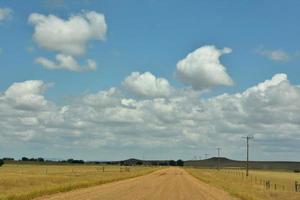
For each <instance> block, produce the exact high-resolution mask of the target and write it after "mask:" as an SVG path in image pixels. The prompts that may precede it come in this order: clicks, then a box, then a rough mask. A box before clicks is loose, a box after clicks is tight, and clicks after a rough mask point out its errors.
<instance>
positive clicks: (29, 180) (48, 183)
mask: <svg viewBox="0 0 300 200" xmlns="http://www.w3.org/2000/svg"><path fill="white" fill-rule="evenodd" d="M129 169H130V170H129V171H128V170H124V167H123V168H122V171H120V167H119V166H104V172H103V167H102V166H99V165H29V164H17V165H13V164H6V165H4V166H2V167H0V199H1V200H4V199H5V200H6V199H8V200H27V199H32V198H34V197H38V196H41V195H46V194H53V193H56V192H65V191H70V190H73V189H76V188H82V187H88V186H92V185H98V184H103V183H108V182H113V181H117V180H123V179H127V178H131V177H136V176H140V175H144V174H148V173H150V172H153V171H155V170H156V169H157V168H150V167H130V168H129Z"/></svg>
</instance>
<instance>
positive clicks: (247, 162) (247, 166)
mask: <svg viewBox="0 0 300 200" xmlns="http://www.w3.org/2000/svg"><path fill="white" fill-rule="evenodd" d="M243 138H244V139H246V141H247V161H246V176H249V140H252V139H254V137H253V136H247V137H243Z"/></svg>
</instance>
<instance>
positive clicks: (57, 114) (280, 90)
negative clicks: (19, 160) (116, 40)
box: [0, 74, 300, 160]
mask: <svg viewBox="0 0 300 200" xmlns="http://www.w3.org/2000/svg"><path fill="white" fill-rule="evenodd" d="M139 75H141V74H139ZM46 88H47V84H45V83H44V82H43V81H38V80H31V81H24V82H19V83H13V84H12V85H11V86H10V87H8V88H7V89H6V90H5V91H3V92H2V93H1V92H0V127H1V129H0V138H1V140H0V144H1V146H2V147H3V148H4V150H5V149H7V148H9V146H11V145H12V144H14V145H13V146H14V148H15V149H17V150H19V149H18V148H19V146H20V145H24V146H26V149H27V150H26V151H25V152H24V154H26V152H27V151H28V149H30V148H34V150H35V151H39V152H43V151H44V152H45V155H49V154H51V153H52V155H57V152H63V153H62V154H63V155H62V156H64V157H69V156H70V155H69V154H68V153H69V152H70V151H66V149H69V150H70V149H72V150H73V151H72V152H78V153H83V154H79V155H85V156H87V157H86V158H85V159H104V160H105V159H114V158H116V159H118V158H120V156H121V157H122V158H126V157H128V156H132V155H133V156H135V155H137V152H145V154H147V155H149V157H150V156H151V157H153V158H157V159H166V158H168V157H170V156H176V157H177V156H182V157H181V158H182V159H190V157H191V155H195V153H197V154H198V153H199V152H200V153H201V152H207V153H210V154H211V155H213V154H214V153H215V147H216V146H222V147H223V148H222V149H223V150H224V156H227V157H230V158H236V159H243V158H244V152H243V151H240V150H241V148H244V147H245V143H244V140H242V136H245V135H254V138H255V140H254V141H252V142H251V145H255V148H252V149H253V152H252V153H251V156H252V159H255V160H256V159H285V160H286V159H287V160H299V155H298V152H299V141H300V131H299V130H300V114H299V113H300V86H299V85H293V84H291V83H290V82H289V80H288V77H287V75H286V74H275V75H274V76H273V77H272V78H270V79H269V80H265V81H262V82H261V83H258V84H255V85H254V86H252V87H250V88H248V89H246V90H245V91H241V92H239V93H234V94H226V93H225V94H222V95H219V96H215V97H211V98H208V99H207V98H201V96H199V95H197V94H200V92H198V93H196V92H195V91H194V90H185V91H177V92H176V91H175V93H176V95H170V96H169V97H167V98H166V97H159V98H155V97H153V98H133V97H127V96H126V93H122V91H121V90H119V89H117V88H110V89H108V90H103V91H99V92H96V93H89V94H85V95H83V96H79V97H73V98H72V99H73V100H72V101H67V102H65V103H61V102H60V103H59V104H55V103H54V102H51V101H50V100H47V99H46V97H45V96H44V92H45V89H46ZM173 90H179V89H175V88H173ZM150 91H151V90H150ZM36 143H38V144H40V145H39V146H38V147H37V146H34V147H32V144H36ZM53 147H55V148H53ZM82 147H83V148H82ZM95 149H97V151H95ZM29 151H30V150H29ZM99 151H100V152H102V153H101V154H100V155H99ZM93 152H94V153H93ZM103 152H106V153H103ZM162 152H163V153H162ZM60 155H61V154H60ZM99 156H100V157H99Z"/></svg>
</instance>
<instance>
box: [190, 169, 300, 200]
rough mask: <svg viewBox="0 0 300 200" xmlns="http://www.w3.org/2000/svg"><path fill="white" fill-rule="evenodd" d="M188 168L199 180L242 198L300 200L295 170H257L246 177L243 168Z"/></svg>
mask: <svg viewBox="0 0 300 200" xmlns="http://www.w3.org/2000/svg"><path fill="white" fill-rule="evenodd" d="M186 170H187V171H188V172H189V173H190V174H191V175H193V176H194V177H196V178H198V179H199V180H201V181H204V182H206V183H209V184H211V185H213V186H216V187H218V188H221V189H224V190H225V191H227V192H229V193H230V194H232V195H234V196H237V197H239V198H240V199H242V200H300V192H295V181H297V180H298V181H300V174H296V173H293V172H279V171H260V170H255V171H251V172H250V176H249V177H247V178H246V176H245V173H244V171H241V170H228V169H225V170H224V169H222V170H220V171H217V170H215V169H196V168H186ZM266 181H270V187H269V188H267V187H266ZM275 184H276V186H275Z"/></svg>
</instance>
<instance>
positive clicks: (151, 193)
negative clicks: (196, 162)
mask: <svg viewBox="0 0 300 200" xmlns="http://www.w3.org/2000/svg"><path fill="white" fill-rule="evenodd" d="M67 199H70V200H96V199H97V200H98V199H99V200H194V199H195V200H237V199H236V198H233V197H231V196H230V195H229V194H228V193H226V192H224V191H222V190H219V189H216V188H214V187H212V186H209V185H207V184H205V183H203V182H200V181H199V180H197V179H195V178H194V177H192V176H191V175H189V174H188V173H187V172H185V171H184V170H183V169H180V168H168V169H164V170H160V171H156V172H154V173H152V174H149V175H146V176H142V177H137V178H133V179H128V180H124V181H119V182H114V183H109V184H104V185H100V186H95V187H90V188H85V189H79V190H75V191H71V192H67V193H60V194H55V195H52V196H48V197H42V198H38V200H67Z"/></svg>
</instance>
